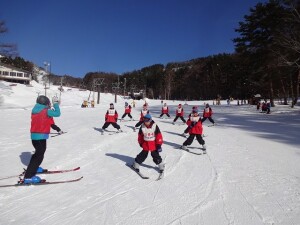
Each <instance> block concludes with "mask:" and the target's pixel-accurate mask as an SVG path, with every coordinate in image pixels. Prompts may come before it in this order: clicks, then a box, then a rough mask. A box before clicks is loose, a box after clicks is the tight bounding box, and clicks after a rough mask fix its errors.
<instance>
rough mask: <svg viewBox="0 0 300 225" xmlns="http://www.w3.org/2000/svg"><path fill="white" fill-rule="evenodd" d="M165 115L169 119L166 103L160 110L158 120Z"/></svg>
mask: <svg viewBox="0 0 300 225" xmlns="http://www.w3.org/2000/svg"><path fill="white" fill-rule="evenodd" d="M164 114H166V115H167V117H169V118H170V114H169V107H168V106H167V103H164V105H163V107H162V108H161V114H160V116H159V118H162V116H163V115H164Z"/></svg>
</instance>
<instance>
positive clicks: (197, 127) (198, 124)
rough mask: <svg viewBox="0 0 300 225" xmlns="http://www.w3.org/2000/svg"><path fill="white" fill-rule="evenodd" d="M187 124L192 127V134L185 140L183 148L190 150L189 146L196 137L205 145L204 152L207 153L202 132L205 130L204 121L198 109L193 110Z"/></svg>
mask: <svg viewBox="0 0 300 225" xmlns="http://www.w3.org/2000/svg"><path fill="white" fill-rule="evenodd" d="M187 125H188V126H189V128H190V129H189V134H190V136H189V137H188V138H187V139H186V140H185V142H184V143H183V144H182V146H181V148H182V149H184V150H188V148H187V146H188V145H191V144H192V143H193V141H194V138H195V137H196V138H197V141H198V142H199V144H201V145H202V147H203V153H206V146H205V141H204V140H203V138H202V132H203V127H202V121H201V117H200V115H199V113H198V109H194V110H193V112H192V115H191V117H190V118H189V119H188V121H187Z"/></svg>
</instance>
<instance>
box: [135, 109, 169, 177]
mask: <svg viewBox="0 0 300 225" xmlns="http://www.w3.org/2000/svg"><path fill="white" fill-rule="evenodd" d="M138 143H139V145H140V146H141V148H142V151H141V152H140V153H139V154H138V155H137V156H136V158H135V161H134V163H133V165H132V167H133V168H134V169H136V170H137V171H139V167H140V164H141V163H143V162H144V161H145V160H146V158H147V157H148V153H149V152H150V153H151V156H152V159H153V162H154V163H155V164H156V165H158V168H159V170H160V173H163V171H164V167H165V165H164V164H163V163H162V158H161V156H160V155H159V152H161V151H162V148H161V145H162V144H163V137H162V134H161V132H160V129H159V127H158V126H157V124H156V123H155V122H154V121H153V120H152V117H151V115H150V114H146V115H145V116H144V117H143V124H142V126H141V127H140V129H139V133H138Z"/></svg>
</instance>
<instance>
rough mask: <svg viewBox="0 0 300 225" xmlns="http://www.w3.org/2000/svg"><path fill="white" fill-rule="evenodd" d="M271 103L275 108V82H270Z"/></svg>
mask: <svg viewBox="0 0 300 225" xmlns="http://www.w3.org/2000/svg"><path fill="white" fill-rule="evenodd" d="M270 103H271V106H272V107H274V106H275V104H274V90H273V81H272V80H270Z"/></svg>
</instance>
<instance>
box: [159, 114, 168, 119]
mask: <svg viewBox="0 0 300 225" xmlns="http://www.w3.org/2000/svg"><path fill="white" fill-rule="evenodd" d="M164 114H166V115H167V117H169V118H170V114H169V113H162V114H160V116H159V117H162V116H163V115H164Z"/></svg>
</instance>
